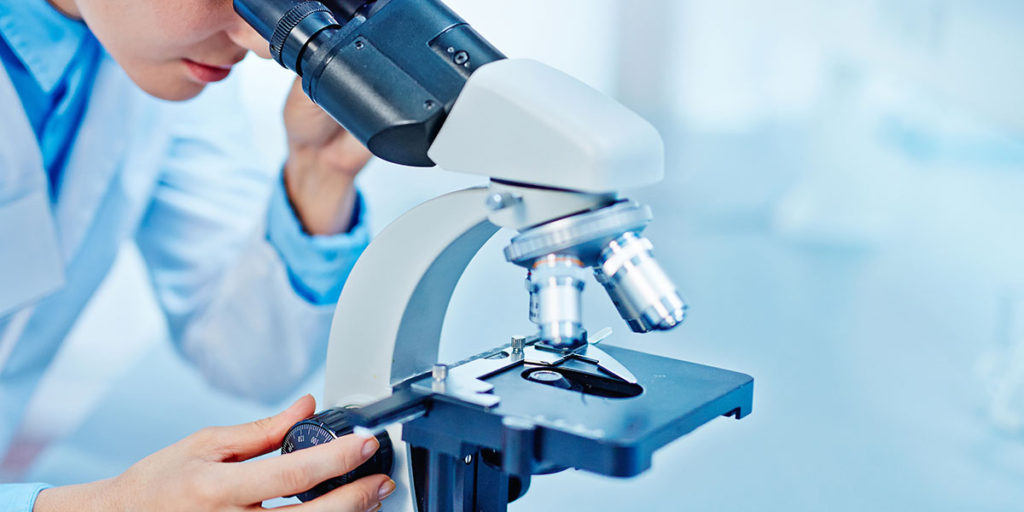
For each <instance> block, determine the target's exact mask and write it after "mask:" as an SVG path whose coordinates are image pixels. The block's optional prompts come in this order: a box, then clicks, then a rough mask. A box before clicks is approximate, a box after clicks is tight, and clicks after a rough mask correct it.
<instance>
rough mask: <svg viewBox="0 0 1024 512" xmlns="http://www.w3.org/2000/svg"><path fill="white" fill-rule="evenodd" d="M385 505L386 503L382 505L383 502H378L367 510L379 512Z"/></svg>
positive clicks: (367, 511)
mask: <svg viewBox="0 0 1024 512" xmlns="http://www.w3.org/2000/svg"><path fill="white" fill-rule="evenodd" d="M383 506H384V505H382V504H380V503H378V504H376V505H374V506H372V507H370V508H368V509H366V512H377V511H378V510H380V509H381V507H383Z"/></svg>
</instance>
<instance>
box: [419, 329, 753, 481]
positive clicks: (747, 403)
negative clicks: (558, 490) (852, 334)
mask: <svg viewBox="0 0 1024 512" xmlns="http://www.w3.org/2000/svg"><path fill="white" fill-rule="evenodd" d="M601 348H602V349H604V350H605V351H606V352H607V354H608V355H611V356H612V357H613V358H615V359H616V360H617V361H618V362H619V363H621V364H622V365H623V366H625V367H626V368H628V369H629V371H631V372H632V373H633V375H634V376H635V377H636V379H637V384H636V385H632V384H628V383H625V382H621V384H622V386H620V387H619V388H618V389H612V390H611V391H608V390H605V391H600V390H598V394H593V392H592V391H593V390H592V389H590V390H588V392H584V391H579V390H577V389H578V388H579V386H574V389H563V388H561V387H557V386H556V385H552V384H551V383H545V382H540V381H543V380H548V379H549V378H550V379H557V375H551V374H556V373H557V372H561V374H563V375H570V376H571V375H577V374H585V373H589V374H591V377H593V378H596V379H598V380H605V381H613V380H619V379H611V378H607V377H605V378H603V379H602V377H600V376H599V375H594V374H595V373H599V372H595V371H594V366H593V365H590V364H588V363H586V362H581V361H579V360H574V359H568V360H566V361H562V362H560V363H558V364H557V365H555V366H538V365H530V364H519V365H515V366H511V367H509V368H506V369H504V370H502V371H501V372H499V373H496V374H493V375H490V376H488V377H485V378H483V379H482V380H483V381H484V382H486V383H487V384H490V385H493V390H491V391H490V393H489V394H493V395H495V396H497V397H500V401H499V402H498V403H497V405H495V406H493V407H489V408H488V407H480V406H479V405H475V404H467V403H466V402H464V401H462V400H458V399H456V398H452V397H445V396H444V395H443V394H439V395H436V396H435V400H434V401H433V403H432V405H431V406H430V409H429V411H428V412H427V413H426V415H424V416H423V417H420V418H417V419H415V420H412V421H410V422H408V423H406V425H405V429H404V431H403V438H404V439H405V440H406V441H408V442H409V443H410V444H411V445H413V446H431V447H433V448H435V449H441V450H442V451H444V452H446V453H449V454H450V455H452V456H456V457H462V456H464V455H465V454H469V453H472V452H474V451H475V450H478V449H480V448H483V449H490V450H495V451H498V452H500V451H502V450H503V449H504V450H508V437H509V433H508V432H509V425H523V424H525V425H529V426H530V427H532V429H533V432H534V433H533V434H531V435H532V436H533V437H532V439H533V440H532V441H531V442H530V444H532V449H531V450H530V451H532V452H533V453H532V457H533V458H534V459H535V460H536V461H537V462H538V463H539V464H538V466H540V467H574V468H578V469H583V470H587V471H591V472H594V473H599V474H603V475H609V476H620V477H628V476H634V475H637V474H639V473H641V472H643V471H644V470H646V469H647V468H649V467H650V465H651V456H652V454H653V453H654V451H655V450H657V449H658V448H660V447H662V446H664V445H666V444H668V443H669V442H671V441H673V440H675V439H677V438H679V437H681V436H683V435H685V434H687V433H689V432H691V431H693V430H694V429H696V428H697V427H699V426H701V425H703V424H705V423H707V422H709V421H711V420H713V419H714V418H716V417H718V416H722V415H726V416H735V417H736V418H742V417H744V416H746V415H747V414H749V413H750V408H751V404H752V399H753V386H754V382H753V378H751V377H750V376H748V375H745V374H742V373H736V372H732V371H728V370H722V369H718V368H713V367H710V366H704V365H700V364H695V363H689V362H685V361H679V360H676V359H670V358H666V357H660V356H655V355H651V354H647V353H643V352H637V351H634V350H629V349H625V348H619V347H612V346H606V345H601ZM536 372H544V373H545V375H543V379H537V378H531V377H529V375H530V374H531V373H536ZM591 377H588V378H587V379H591ZM430 378H431V377H429V376H427V377H425V379H426V380H427V381H428V382H429V379H430ZM587 379H584V380H587ZM591 380H592V379H591ZM414 385H415V383H414ZM641 389H642V391H641ZM637 393H639V394H637ZM599 394H604V395H610V396H621V397H620V398H611V397H610V396H598V395H599ZM627 395H635V396H631V397H627Z"/></svg>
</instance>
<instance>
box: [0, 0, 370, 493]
mask: <svg viewBox="0 0 1024 512" xmlns="http://www.w3.org/2000/svg"><path fill="white" fill-rule="evenodd" d="M104 55H105V54H104V50H103V48H102V46H101V45H100V44H99V42H98V41H97V40H96V38H95V37H94V36H93V35H92V33H91V32H89V30H88V28H87V27H86V26H85V24H84V23H82V22H81V21H77V20H72V19H69V18H67V17H65V16H63V15H62V14H61V13H59V12H57V11H56V10H55V9H54V8H53V7H52V6H51V5H50V4H49V3H47V2H46V1H45V0H0V64H2V65H3V67H4V69H5V71H6V73H7V75H8V76H9V77H10V79H11V81H12V83H13V84H14V87H15V90H16V91H17V94H18V97H19V99H20V100H21V103H22V106H23V108H24V110H25V114H26V116H27V117H28V119H29V122H30V124H31V126H32V129H33V131H34V133H35V136H36V139H37V141H38V143H39V148H40V150H41V154H42V156H43V162H44V167H45V169H46V172H47V175H48V177H49V182H50V196H51V201H52V202H53V203H54V204H56V203H57V202H58V201H59V198H60V192H61V189H60V185H61V176H62V173H63V172H64V170H65V168H66V166H67V163H68V162H67V160H68V155H69V153H70V151H71V149H72V148H73V147H74V142H75V138H76V137H77V136H78V132H79V128H80V126H81V124H82V121H83V118H84V116H85V109H86V107H87V105H88V103H89V97H90V94H91V91H92V87H93V84H94V83H95V78H96V74H97V70H98V68H99V64H100V61H101V60H102V59H103V58H104ZM2 123H3V121H2V118H0V126H2ZM32 149H33V148H26V150H32ZM168 156H169V157H170V158H174V157H175V156H176V155H168ZM177 156H178V157H180V156H181V155H177ZM267 215H268V217H267V223H266V226H267V229H266V235H265V236H266V239H267V240H268V241H269V242H270V244H271V245H272V246H273V247H274V248H275V249H276V250H277V252H278V253H279V254H280V256H281V260H282V261H283V262H284V263H285V265H286V267H287V269H288V277H289V279H290V282H291V284H292V287H293V288H294V289H295V291H296V292H297V293H298V294H299V295H300V296H301V297H303V298H304V299H306V300H307V301H309V302H310V303H313V304H330V303H333V302H336V301H337V300H338V296H339V294H340V291H341V287H342V285H343V283H344V278H345V277H346V276H347V275H348V272H349V271H350V270H351V267H352V265H353V263H354V261H355V259H356V257H357V256H358V254H359V253H360V252H361V251H362V250H363V249H364V248H365V246H366V244H367V242H368V238H369V235H368V230H367V228H366V224H365V219H366V214H365V206H364V201H363V200H362V198H361V197H358V198H357V201H356V211H355V212H354V214H353V222H352V226H351V227H350V229H349V231H348V232H347V233H344V234H341V235H336V236H309V235H308V234H306V233H305V232H304V231H303V229H302V226H301V224H300V223H299V221H298V219H297V217H296V215H295V213H294V211H293V210H292V208H291V206H290V203H289V202H288V198H287V194H286V193H285V191H284V186H283V182H282V181H281V180H278V183H277V185H276V189H275V191H274V192H273V194H272V196H271V202H270V205H269V209H268V213H267ZM6 448H7V447H6V446H0V453H2V452H3V451H5V450H6ZM45 487H46V486H45V485H44V484H2V485H0V510H5V511H7V510H14V511H26V512H27V511H30V510H31V509H32V507H33V505H34V502H35V497H36V495H37V494H38V493H39V491H40V490H41V489H44V488H45Z"/></svg>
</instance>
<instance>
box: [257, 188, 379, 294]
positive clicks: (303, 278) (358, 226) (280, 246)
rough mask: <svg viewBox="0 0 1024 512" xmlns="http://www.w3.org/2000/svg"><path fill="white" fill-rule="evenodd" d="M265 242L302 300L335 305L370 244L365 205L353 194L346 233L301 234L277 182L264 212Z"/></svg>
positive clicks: (300, 226) (301, 230)
mask: <svg viewBox="0 0 1024 512" xmlns="http://www.w3.org/2000/svg"><path fill="white" fill-rule="evenodd" d="M267 240H268V241H269V242H270V243H271V245H273V246H274V247H275V248H276V249H277V251H278V253H279V254H280V255H281V259H282V260H283V261H284V263H285V266H286V267H288V277H289V279H290V280H291V283H292V287H293V288H295V291H296V292H298V294H299V295H300V296H301V297H302V298H304V299H306V300H307V301H309V302H310V303H312V304H315V305H326V304H333V303H335V302H337V301H338V297H339V296H340V295H341V288H342V287H343V286H344V285H345V279H346V278H348V274H349V272H351V271H352V267H353V266H355V264H356V260H357V259H358V258H359V255H360V254H362V253H363V249H365V248H366V246H367V244H369V243H370V232H369V229H368V228H367V226H366V202H365V201H364V200H363V197H362V194H360V193H359V192H358V191H357V195H356V204H355V211H354V212H353V218H352V226H351V227H350V228H349V230H348V231H347V232H345V233H341V234H338V235H332V236H320V235H310V234H308V233H306V232H305V231H304V230H303V228H302V224H301V223H300V222H299V219H298V217H297V216H296V214H295V211H294V210H293V209H292V206H291V203H290V202H289V201H288V194H287V193H286V192H285V190H284V181H283V180H281V179H279V180H277V185H276V186H275V187H274V192H273V195H272V197H271V199H270V208H269V210H268V212H267Z"/></svg>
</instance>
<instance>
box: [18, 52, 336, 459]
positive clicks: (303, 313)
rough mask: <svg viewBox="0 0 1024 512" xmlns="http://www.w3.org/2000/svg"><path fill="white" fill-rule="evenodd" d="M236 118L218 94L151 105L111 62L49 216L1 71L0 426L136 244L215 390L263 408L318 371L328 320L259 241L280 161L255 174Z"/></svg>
mask: <svg viewBox="0 0 1024 512" xmlns="http://www.w3.org/2000/svg"><path fill="white" fill-rule="evenodd" d="M239 107H240V105H239V103H238V94H235V93H234V92H233V91H231V90H229V89H228V88H227V86H225V85H223V84H217V85H215V86H212V87H211V90H208V91H206V92H205V93H204V94H203V95H201V96H200V97H199V98H198V99H197V100H194V101H192V102H189V103H187V104H171V103H168V102H163V101H159V100H155V99H153V98H150V97H148V96H146V95H145V94H144V93H143V92H142V91H141V90H139V89H138V88H137V87H136V86H135V85H134V84H133V83H132V82H131V81H130V79H129V78H128V77H127V76H126V75H125V74H124V72H123V71H122V70H121V69H120V67H119V66H118V65H117V64H116V63H115V62H114V61H113V60H111V59H110V58H109V57H108V56H105V57H104V60H103V62H102V63H101V65H100V69H99V72H98V75H97V79H96V83H95V86H94V88H93V93H92V97H91V98H90V100H89V106H88V109H87V111H86V114H85V117H84V121H83V124H82V126H81V129H80V131H79V134H78V137H77V140H76V141H75V144H74V147H73V149H72V151H71V153H70V157H69V162H68V165H67V167H66V170H65V173H64V174H63V177H62V181H63V183H62V185H61V187H60V195H59V197H58V199H57V202H56V206H52V205H51V201H50V199H49V196H48V190H47V176H46V172H45V171H44V168H43V166H42V157H41V154H40V151H39V149H38V144H37V142H36V139H35V136H34V135H33V132H32V129H31V127H30V125H29V122H28V120H27V118H26V116H25V115H24V114H23V110H22V107H21V103H20V100H19V98H18V95H17V93H16V91H15V89H14V87H13V85H12V83H11V81H10V80H9V78H8V77H7V75H6V73H5V72H4V71H3V68H2V67H0V116H2V117H0V409H3V411H0V413H3V414H4V415H8V414H11V413H12V412H13V413H14V414H18V411H17V410H16V409H17V406H14V407H13V408H12V407H11V406H12V401H18V402H19V403H24V402H25V401H27V398H28V395H29V394H30V393H31V390H32V388H34V387H35V384H36V382H37V381H38V377H39V376H40V375H41V374H42V371H43V369H44V368H45V367H46V366H47V365H48V364H49V363H50V361H51V360H52V359H53V357H54V355H55V354H56V353H57V351H58V349H59V347H60V344H61V342H62V341H63V339H64V338H65V336H66V335H67V333H68V331H69V330H70V328H71V326H72V325H73V323H74V321H75V319H76V318H77V317H78V316H79V314H80V312H81V311H82V309H83V308H84V306H85V305H86V303H87V302H88V300H89V298H90V297H91V296H92V294H93V292H94V291H95V290H96V288H97V286H98V285H99V284H100V282H101V281H102V279H103V277H104V276H105V274H106V273H107V271H108V270H109V268H110V266H111V264H112V262H113V261H114V258H115V255H116V254H117V252H118V248H119V246H120V245H121V244H122V243H123V242H125V241H130V240H132V239H133V238H134V239H135V241H136V242H137V243H138V246H139V249H140V252H141V253H142V256H143V258H144V259H145V261H146V264H147V267H148V270H149V275H150V278H151V281H152V284H153V287H154V290H155V293H156V297H157V299H158V301H159V303H160V305H161V307H162V308H163V309H164V312H165V314H166V317H167V323H168V326H169V329H170V331H171V337H172V339H173V340H174V342H175V344H176V346H177V347H178V348H179V349H180V351H181V353H182V354H183V355H184V356H185V357H186V358H187V359H189V360H190V361H192V362H193V363H195V364H196V365H197V366H198V367H199V368H200V369H201V371H202V372H203V374H204V375H205V376H206V377H207V379H208V380H209V381H210V382H211V383H213V384H214V385H216V386H218V387H221V388H224V389H227V390H230V391H233V392H235V393H238V394H242V395H247V396H250V397H255V398H259V399H263V400H264V401H271V400H276V399H279V398H282V397H283V395H284V394H286V393H287V392H289V391H290V388H291V387H292V386H293V385H295V384H297V383H298V382H300V380H301V379H302V378H303V377H304V376H305V375H306V374H307V373H308V372H309V371H310V370H311V369H312V368H313V367H314V366H315V365H317V364H319V361H320V360H322V358H323V354H324V352H325V351H326V342H327V333H328V329H329V326H330V318H331V314H332V312H333V306H319V307H318V306H313V305H311V304H309V303H308V302H306V301H305V300H303V299H302V298H301V297H299V296H298V295H297V293H296V292H295V291H294V290H293V288H292V285H291V284H290V282H289V278H288V275H287V272H286V268H285V266H284V263H283V262H282V260H281V258H280V256H279V254H278V252H277V251H276V249H275V248H274V247H273V246H272V245H271V244H270V243H269V242H267V240H266V236H265V229H264V217H265V213H264V212H265V208H266V202H267V197H268V195H269V192H270V190H271V188H270V187H271V185H272V184H273V183H274V180H275V179H277V172H276V171H277V170H278V169H279V168H280V162H254V161H253V160H254V156H253V154H254V153H255V152H253V151H251V148H248V147H247V144H250V143H251V140H250V137H249V135H250V133H251V132H250V131H249V130H252V129H254V127H251V126H249V125H248V124H247V123H246V122H245V120H244V117H243V116H241V115H239ZM169 155H172V156H170V157H169ZM132 314H134V313H133V312H132V311H125V315H132ZM11 419H12V418H11V417H9V416H8V417H5V418H3V420H4V421H0V424H3V423H6V422H8V421H10V420H11ZM6 428H7V429H9V428H11V427H10V425H6ZM4 430H5V426H4V425H0V449H2V447H3V446H4V445H5V444H6V442H7V441H8V440H9V435H10V434H11V432H9V431H8V432H5V431H4Z"/></svg>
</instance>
